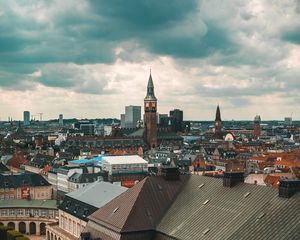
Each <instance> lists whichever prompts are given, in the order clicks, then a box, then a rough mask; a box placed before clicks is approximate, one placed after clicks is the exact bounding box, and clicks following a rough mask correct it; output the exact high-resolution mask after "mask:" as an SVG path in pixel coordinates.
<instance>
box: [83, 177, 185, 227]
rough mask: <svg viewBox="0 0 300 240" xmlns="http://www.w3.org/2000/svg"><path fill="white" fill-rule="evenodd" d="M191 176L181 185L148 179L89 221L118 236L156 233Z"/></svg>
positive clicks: (98, 212) (100, 210)
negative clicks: (137, 232)
mask: <svg viewBox="0 0 300 240" xmlns="http://www.w3.org/2000/svg"><path fill="white" fill-rule="evenodd" d="M188 177H189V176H181V179H180V181H166V180H164V179H163V178H162V177H147V178H145V179H143V180H142V181H141V182H139V183H138V184H137V185H135V186H134V187H133V188H131V189H128V190H127V191H126V192H124V193H123V194H121V195H120V196H118V197H116V198H115V199H113V200H112V201H111V202H109V203H107V204H106V205H105V206H103V207H102V208H100V209H99V210H98V211H96V212H95V213H94V214H92V215H91V216H90V217H89V218H90V219H91V220H92V221H94V222H96V223H99V224H101V225H104V226H106V227H108V228H110V229H113V230H116V231H118V232H130V231H144V230H153V229H155V227H156V225H157V223H158V222H159V221H160V219H161V217H162V216H163V215H164V213H165V212H166V210H167V209H168V207H169V206H170V204H171V203H172V202H173V200H174V199H175V197H176V195H177V194H178V192H179V191H180V189H181V187H182V186H183V185H184V183H185V182H186V180H187V179H188Z"/></svg>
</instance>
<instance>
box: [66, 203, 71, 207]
mask: <svg viewBox="0 0 300 240" xmlns="http://www.w3.org/2000/svg"><path fill="white" fill-rule="evenodd" d="M70 206H71V201H67V204H66V209H68V208H69V207H70Z"/></svg>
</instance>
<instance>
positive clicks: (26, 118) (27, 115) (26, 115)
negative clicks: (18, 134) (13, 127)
mask: <svg viewBox="0 0 300 240" xmlns="http://www.w3.org/2000/svg"><path fill="white" fill-rule="evenodd" d="M23 123H24V126H28V125H29V124H30V112H29V111H24V113H23Z"/></svg>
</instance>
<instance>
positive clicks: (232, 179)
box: [223, 172, 244, 187]
mask: <svg viewBox="0 0 300 240" xmlns="http://www.w3.org/2000/svg"><path fill="white" fill-rule="evenodd" d="M240 182H242V183H243V182H244V172H224V176H223V186H224V187H233V186H235V185H236V184H237V183H240Z"/></svg>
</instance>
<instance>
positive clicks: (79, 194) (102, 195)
mask: <svg viewBox="0 0 300 240" xmlns="http://www.w3.org/2000/svg"><path fill="white" fill-rule="evenodd" d="M126 190H127V188H125V187H121V186H118V185H114V184H111V183H108V182H99V181H96V182H94V183H91V184H89V185H87V186H86V187H84V188H80V189H78V190H76V191H74V192H71V193H68V194H67V196H69V197H71V198H74V199H76V200H78V201H81V202H83V203H86V204H89V205H92V206H94V207H97V208H100V207H102V206H104V205H105V204H106V203H108V202H109V201H111V200H112V199H114V198H115V197H117V196H119V195H120V194H121V193H123V192H125V191H126Z"/></svg>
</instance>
